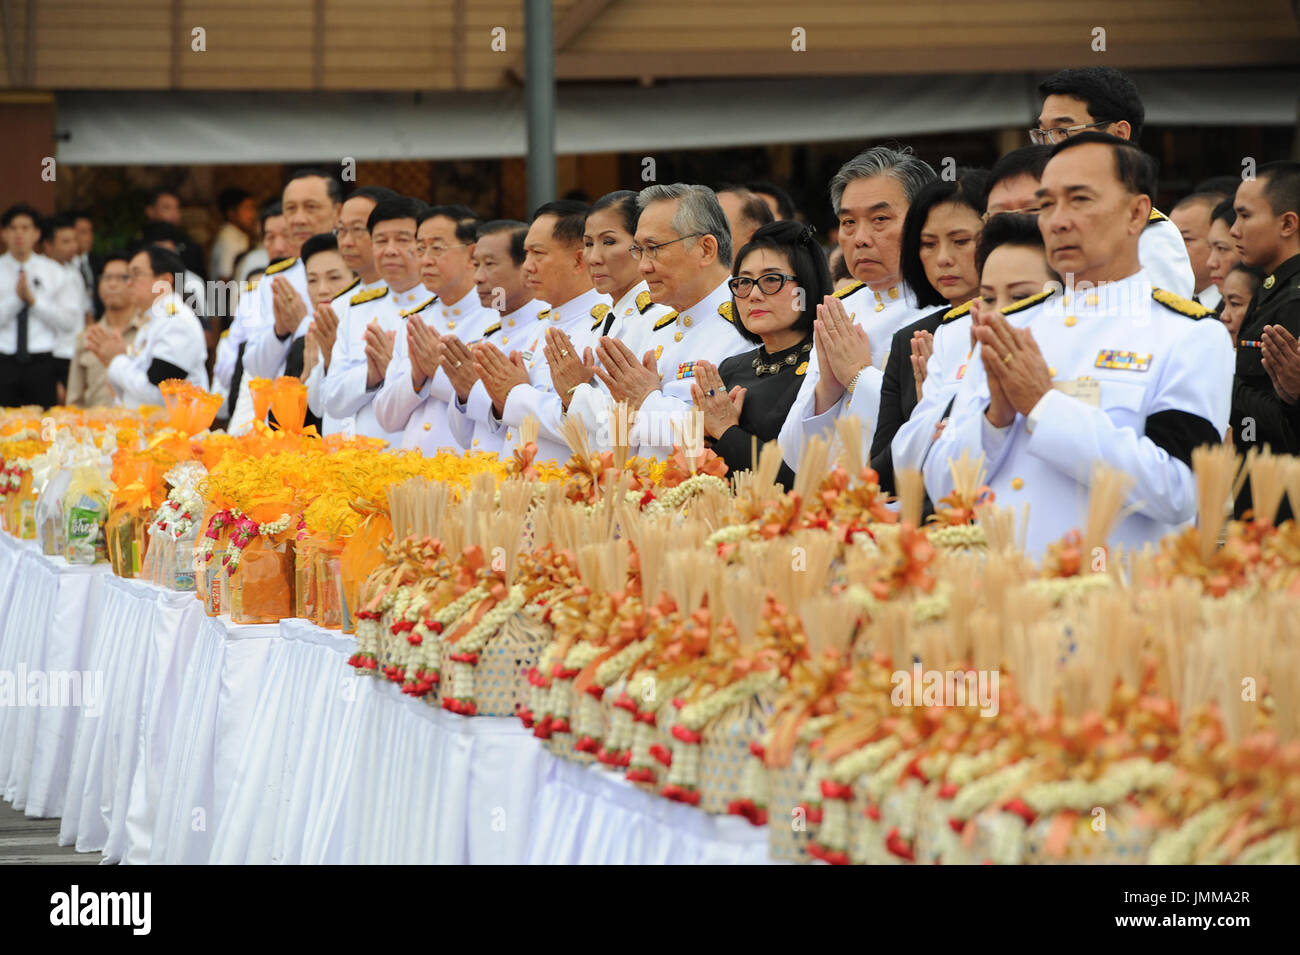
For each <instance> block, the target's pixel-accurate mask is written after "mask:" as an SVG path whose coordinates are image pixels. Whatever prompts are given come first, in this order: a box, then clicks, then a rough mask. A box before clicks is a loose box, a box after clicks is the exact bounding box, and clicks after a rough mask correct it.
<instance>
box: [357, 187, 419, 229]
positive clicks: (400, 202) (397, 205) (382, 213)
mask: <svg viewBox="0 0 1300 955" xmlns="http://www.w3.org/2000/svg"><path fill="white" fill-rule="evenodd" d="M423 212H424V203H422V202H420V200H419V199H412V198H411V197H410V196H398V197H397V198H396V199H386V200H384V201H383V202H379V203H376V204H375V207H374V208H373V209H371V210H370V215H369V216H368V217H367V218H366V230H367V231H368V232H374V231H375V226H377V225H379V223H381V222H388V221H390V220H392V219H410V220H411V221H413V222H414V223H415V224H416V227H417V228H418V227H419V224H420V223H421V222H422V221H423V219H421V214H422V213H423Z"/></svg>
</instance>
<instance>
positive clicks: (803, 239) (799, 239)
mask: <svg viewBox="0 0 1300 955" xmlns="http://www.w3.org/2000/svg"><path fill="white" fill-rule="evenodd" d="M816 234H817V230H816V229H815V228H813V227H812V226H811V225H808V226H804V228H803V231H802V232H800V233H799V234H798V235H797V236H795V240H794V241H795V242H796V243H797V244H799V245H807V246H813V245H816V244H817V240H816V239H815V238H813V237H814V236H815V235H816Z"/></svg>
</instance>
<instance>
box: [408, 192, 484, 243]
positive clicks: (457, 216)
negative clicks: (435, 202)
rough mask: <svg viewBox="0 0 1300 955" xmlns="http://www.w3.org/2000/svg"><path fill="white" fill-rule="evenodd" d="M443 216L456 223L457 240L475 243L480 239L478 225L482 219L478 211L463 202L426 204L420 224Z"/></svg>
mask: <svg viewBox="0 0 1300 955" xmlns="http://www.w3.org/2000/svg"><path fill="white" fill-rule="evenodd" d="M438 216H441V217H442V218H444V219H450V220H451V221H452V222H454V223H456V241H457V242H463V243H465V244H466V245H473V244H474V243H475V242H477V241H478V227H479V223H480V222H481V221H482V220H480V219H479V217H478V213H477V212H475V211H474V210H473V209H471V208H470V207H469V206H467V205H465V204H464V203H461V202H453V203H449V204H445V205H440V206H425V208H424V210H423V211H422V212H421V214H420V218H419V221H418V225H424V223H426V222H428V221H429V220H430V219H434V218H437V217H438Z"/></svg>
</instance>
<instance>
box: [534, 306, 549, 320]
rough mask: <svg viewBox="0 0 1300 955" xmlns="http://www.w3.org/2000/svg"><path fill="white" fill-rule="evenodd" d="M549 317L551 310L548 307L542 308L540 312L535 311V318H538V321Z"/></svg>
mask: <svg viewBox="0 0 1300 955" xmlns="http://www.w3.org/2000/svg"><path fill="white" fill-rule="evenodd" d="M550 317H551V310H550V309H549V308H544V309H542V310H541V311H540V312H538V313H537V320H538V321H539V322H540V321H545V320H546V319H548V318H550Z"/></svg>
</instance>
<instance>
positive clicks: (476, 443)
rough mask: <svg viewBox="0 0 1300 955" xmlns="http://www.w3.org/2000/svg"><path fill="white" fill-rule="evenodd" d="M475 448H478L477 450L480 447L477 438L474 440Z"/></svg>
mask: <svg viewBox="0 0 1300 955" xmlns="http://www.w3.org/2000/svg"><path fill="white" fill-rule="evenodd" d="M474 447H476V448H477V447H478V438H475V439H474Z"/></svg>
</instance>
